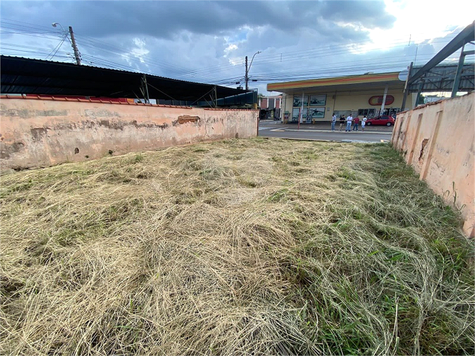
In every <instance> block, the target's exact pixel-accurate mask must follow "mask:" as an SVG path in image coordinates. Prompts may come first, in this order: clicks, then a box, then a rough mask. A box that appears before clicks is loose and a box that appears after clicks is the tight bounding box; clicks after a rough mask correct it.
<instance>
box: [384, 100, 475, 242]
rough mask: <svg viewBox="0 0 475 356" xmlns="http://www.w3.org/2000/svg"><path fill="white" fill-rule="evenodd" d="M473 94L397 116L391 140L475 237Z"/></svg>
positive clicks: (474, 102) (465, 230)
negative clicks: (460, 217) (460, 214)
mask: <svg viewBox="0 0 475 356" xmlns="http://www.w3.org/2000/svg"><path fill="white" fill-rule="evenodd" d="M474 104H475V93H471V94H467V95H465V96H462V97H457V98H453V99H446V100H442V101H438V102H436V103H432V104H428V105H424V106H422V107H418V108H416V109H413V110H411V111H406V112H403V113H401V114H399V115H398V117H397V120H396V124H395V126H394V130H393V135H392V139H391V142H392V145H393V147H394V148H396V149H397V150H399V151H400V152H401V153H402V154H403V156H404V158H405V160H406V162H407V164H409V165H411V166H413V167H414V169H415V171H416V172H417V173H418V174H419V176H420V179H423V180H425V181H426V182H427V184H428V185H429V186H430V187H431V189H432V190H434V192H436V193H437V194H439V195H440V196H442V197H443V198H444V200H445V201H446V203H447V204H449V205H452V206H454V207H455V208H456V209H459V210H460V211H461V213H462V216H463V218H464V221H465V223H464V226H463V231H464V233H465V234H466V236H468V237H475V184H474V183H475V172H474V141H475V112H474V109H475V108H474V106H475V105H474Z"/></svg>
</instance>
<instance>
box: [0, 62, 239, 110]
mask: <svg viewBox="0 0 475 356" xmlns="http://www.w3.org/2000/svg"><path fill="white" fill-rule="evenodd" d="M0 60H1V63H0V64H1V93H3V94H46V95H71V96H100V97H110V98H136V97H138V98H143V97H144V95H143V94H142V93H141V91H140V88H141V86H142V78H143V77H144V76H145V77H146V80H147V84H148V92H149V96H150V98H153V99H164V100H176V101H187V102H196V101H198V100H200V99H201V100H203V98H206V99H207V100H209V98H210V94H211V93H213V94H212V95H213V96H214V95H216V98H225V97H229V96H233V95H238V94H242V93H246V91H245V90H240V89H233V88H227V87H223V86H215V85H212V84H202V83H194V82H187V81H182V80H176V79H171V78H165V77H159V76H153V75H149V74H143V73H134V72H127V71H120V70H114V69H106V68H99V67H91V66H83V65H81V66H78V65H76V64H71V63H60V62H51V61H43V60H37V59H29V58H20V57H10V56H3V55H2V56H1V59H0ZM215 87H216V91H214V88H215ZM207 96H208V97H207Z"/></svg>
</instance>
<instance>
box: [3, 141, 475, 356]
mask: <svg viewBox="0 0 475 356" xmlns="http://www.w3.org/2000/svg"><path fill="white" fill-rule="evenodd" d="M0 203H1V251H2V252H1V253H2V257H1V298H2V299H1V314H0V318H1V325H0V353H1V354H9V355H20V354H21V355H71V354H80V355H104V354H107V355H111V354H138V355H164V354H166V355H184V354H208V355H222V354H236V355H242V354H251V353H252V354H266V355H267V354H305V355H318V354H325V355H327V354H385V355H386V354H415V355H419V354H451V355H454V354H474V353H475V349H474V342H475V341H474V335H475V328H474V317H473V316H474V309H475V305H474V304H475V297H474V273H473V267H474V265H473V256H474V247H473V244H472V243H471V242H470V241H468V240H466V239H465V238H464V237H462V236H461V234H460V226H461V223H460V219H459V216H458V214H457V212H454V211H453V210H452V209H451V208H450V207H447V206H445V205H444V204H443V202H442V201H441V199H440V198H439V197H437V196H436V195H434V194H433V193H432V192H431V191H430V189H428V188H427V186H426V185H425V184H424V183H423V182H421V181H419V180H418V178H417V177H416V176H415V175H414V173H413V171H412V169H411V168H408V167H406V166H405V164H404V162H403V161H402V159H401V158H400V157H399V156H398V154H397V153H396V152H395V151H394V150H392V149H391V147H389V146H388V145H386V144H378V145H365V144H338V143H317V142H291V141H283V140H278V139H269V140H268V139H262V138H255V139H250V140H227V141H221V142H213V143H202V144H196V145H192V146H188V147H173V148H168V149H164V150H160V151H157V152H147V153H142V154H129V155H125V156H121V157H108V158H104V159H101V160H96V161H90V162H84V163H77V164H65V165H61V166H57V167H52V168H46V169H40V170H35V171H23V172H16V173H13V174H10V175H6V176H3V177H1V188H0Z"/></svg>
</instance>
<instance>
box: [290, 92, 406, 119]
mask: <svg viewBox="0 0 475 356" xmlns="http://www.w3.org/2000/svg"><path fill="white" fill-rule="evenodd" d="M383 94H384V90H368V91H344V92H328V93H326V94H325V95H326V104H325V106H324V108H325V117H324V118H319V119H316V120H315V121H329V120H331V117H332V115H333V113H334V112H335V111H337V112H338V111H339V112H345V114H346V113H348V114H349V112H350V111H351V112H352V114H353V115H356V114H357V113H358V110H359V109H376V110H380V109H381V106H373V105H370V104H369V103H368V100H369V99H370V98H371V97H372V96H382V95H383ZM296 95H297V96H298V97H301V94H296ZM309 95H322V93H321V92H319V93H313V92H311V91H308V92H306V91H305V92H304V96H305V97H307V96H309ZM387 95H392V96H393V97H394V102H393V103H392V104H390V105H386V106H385V109H393V108H394V109H396V108H397V109H399V108H400V107H401V104H402V99H403V92H402V90H401V89H400V88H397V89H391V88H389V90H388V93H387ZM293 97H294V95H285V100H284V105H285V111H288V112H289V113H292V109H293V107H292V105H293ZM414 98H415V95H412V94H411V95H409V96H408V97H407V99H406V107H412V103H413V99H414ZM305 107H306V106H304V108H305ZM304 122H305V118H304Z"/></svg>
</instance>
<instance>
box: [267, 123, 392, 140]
mask: <svg viewBox="0 0 475 356" xmlns="http://www.w3.org/2000/svg"><path fill="white" fill-rule="evenodd" d="M338 129H339V123H337V124H336V131H333V132H332V131H331V126H330V124H329V123H316V124H301V125H300V128H299V127H298V126H297V124H282V123H281V122H280V121H271V120H261V121H260V122H259V136H262V137H278V138H286V139H293V140H316V141H335V142H364V143H376V142H389V141H390V140H391V135H392V129H393V127H386V126H384V127H379V126H377V127H376V126H371V127H366V128H365V131H364V132H363V131H361V127H360V128H359V131H351V132H345V131H344V130H343V131H338Z"/></svg>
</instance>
